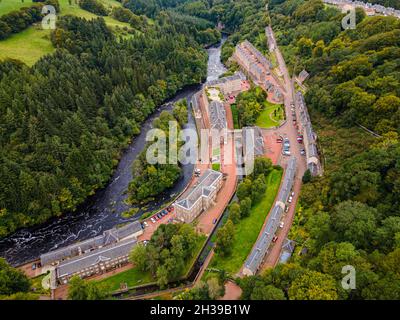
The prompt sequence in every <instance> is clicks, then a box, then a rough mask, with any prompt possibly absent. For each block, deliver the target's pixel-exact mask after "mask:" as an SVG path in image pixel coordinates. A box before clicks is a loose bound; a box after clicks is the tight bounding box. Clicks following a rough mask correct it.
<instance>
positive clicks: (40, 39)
mask: <svg viewBox="0 0 400 320" xmlns="http://www.w3.org/2000/svg"><path fill="white" fill-rule="evenodd" d="M99 1H100V2H101V3H103V4H104V6H105V7H106V8H107V9H108V10H110V11H111V9H112V8H115V7H122V4H121V3H120V2H118V1H114V0H99ZM58 2H59V4H60V14H59V17H62V16H66V15H72V16H76V17H81V18H85V19H87V20H92V19H96V18H98V17H99V16H98V15H96V14H94V13H91V12H88V11H86V10H83V9H81V8H80V7H79V5H78V4H76V3H75V1H71V4H69V0H58ZM30 4H33V3H32V2H29V1H25V3H23V4H22V3H20V2H17V0H2V3H1V4H0V15H3V14H6V13H9V12H11V11H13V10H18V9H19V8H21V7H28V6H29V5H30ZM3 5H4V6H3ZM103 18H104V20H105V22H106V24H107V26H108V27H110V28H111V29H112V30H113V32H114V34H116V35H118V36H123V37H128V36H129V32H128V31H129V30H133V28H132V27H131V26H130V24H129V23H127V22H121V21H118V20H116V19H114V18H113V17H111V16H106V17H103ZM53 51H54V47H53V45H52V44H51V41H50V30H43V29H42V28H41V25H40V23H37V24H34V25H32V26H30V27H28V28H27V29H26V30H24V31H22V32H19V33H18V34H14V35H12V36H11V37H9V38H8V39H5V40H0V59H5V58H13V59H18V60H21V61H23V62H24V63H26V64H27V65H29V66H32V65H33V64H34V63H35V62H36V61H37V60H39V59H40V58H41V57H43V56H44V55H46V54H48V53H51V52H53Z"/></svg>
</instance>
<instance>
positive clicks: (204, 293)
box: [176, 277, 224, 300]
mask: <svg viewBox="0 0 400 320" xmlns="http://www.w3.org/2000/svg"><path fill="white" fill-rule="evenodd" d="M223 294H224V286H223V282H221V281H220V280H219V279H218V278H217V277H211V278H209V279H208V280H207V281H206V282H204V281H199V282H198V283H197V284H196V285H195V287H194V288H193V289H190V290H188V291H185V292H183V293H182V294H180V295H179V296H177V297H176V299H177V300H217V299H218V298H219V297H221V296H223Z"/></svg>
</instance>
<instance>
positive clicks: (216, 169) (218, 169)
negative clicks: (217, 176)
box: [212, 162, 221, 171]
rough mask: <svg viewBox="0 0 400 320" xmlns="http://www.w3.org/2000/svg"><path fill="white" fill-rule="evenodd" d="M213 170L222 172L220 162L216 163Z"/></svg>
mask: <svg viewBox="0 0 400 320" xmlns="http://www.w3.org/2000/svg"><path fill="white" fill-rule="evenodd" d="M212 169H213V170H215V171H220V170H221V164H220V163H218V162H215V163H213V164H212Z"/></svg>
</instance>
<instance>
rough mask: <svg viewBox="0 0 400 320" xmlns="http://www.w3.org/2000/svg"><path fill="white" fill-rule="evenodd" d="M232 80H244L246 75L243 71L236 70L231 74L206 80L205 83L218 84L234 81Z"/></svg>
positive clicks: (209, 84)
mask: <svg viewBox="0 0 400 320" xmlns="http://www.w3.org/2000/svg"><path fill="white" fill-rule="evenodd" d="M234 80H246V76H245V75H244V73H243V72H241V71H237V72H235V73H234V74H233V75H231V76H228V77H224V78H220V79H217V80H212V81H208V82H207V85H208V86H217V85H219V84H223V83H227V82H230V81H234Z"/></svg>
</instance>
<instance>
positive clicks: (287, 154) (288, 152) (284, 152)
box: [282, 150, 290, 156]
mask: <svg viewBox="0 0 400 320" xmlns="http://www.w3.org/2000/svg"><path fill="white" fill-rule="evenodd" d="M282 154H283V155H284V156H290V151H289V150H283V151H282Z"/></svg>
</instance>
